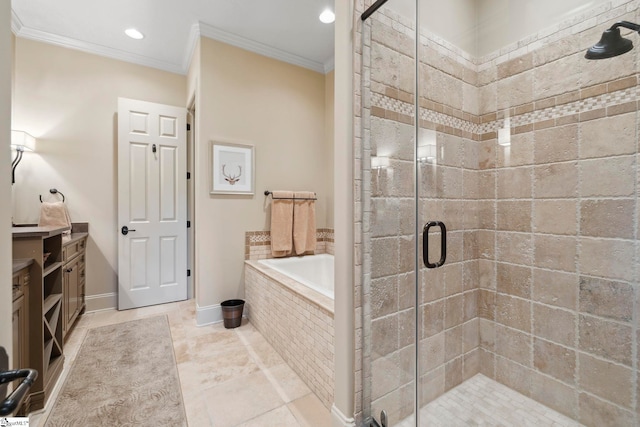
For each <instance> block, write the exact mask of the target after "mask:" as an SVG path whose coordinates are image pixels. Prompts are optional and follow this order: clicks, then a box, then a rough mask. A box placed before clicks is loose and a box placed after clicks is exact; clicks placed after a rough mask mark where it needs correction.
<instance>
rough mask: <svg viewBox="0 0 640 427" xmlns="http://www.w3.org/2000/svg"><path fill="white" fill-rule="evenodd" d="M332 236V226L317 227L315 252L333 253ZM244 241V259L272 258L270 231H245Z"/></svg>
mask: <svg viewBox="0 0 640 427" xmlns="http://www.w3.org/2000/svg"><path fill="white" fill-rule="evenodd" d="M333 236H334V232H333V228H318V229H317V230H316V250H315V253H316V254H331V255H333V242H334V240H333ZM244 242H245V243H244V259H245V260H258V259H267V258H273V256H272V255H271V232H270V231H247V232H246V233H245V240H244Z"/></svg>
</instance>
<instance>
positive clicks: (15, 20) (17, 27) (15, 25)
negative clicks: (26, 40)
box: [11, 9, 23, 36]
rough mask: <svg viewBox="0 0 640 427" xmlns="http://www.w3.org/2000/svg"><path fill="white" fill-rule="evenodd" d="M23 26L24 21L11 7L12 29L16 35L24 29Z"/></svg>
mask: <svg viewBox="0 0 640 427" xmlns="http://www.w3.org/2000/svg"><path fill="white" fill-rule="evenodd" d="M22 27H23V25H22V21H21V20H20V18H19V17H18V15H16V13H15V12H14V11H13V9H11V31H12V32H13V34H14V35H16V36H17V35H18V33H19V32H20V31H21V30H22Z"/></svg>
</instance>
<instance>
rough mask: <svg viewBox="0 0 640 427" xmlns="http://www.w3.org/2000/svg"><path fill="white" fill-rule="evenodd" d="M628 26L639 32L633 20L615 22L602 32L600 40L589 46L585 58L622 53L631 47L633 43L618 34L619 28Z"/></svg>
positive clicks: (639, 29) (600, 57) (639, 26)
mask: <svg viewBox="0 0 640 427" xmlns="http://www.w3.org/2000/svg"><path fill="white" fill-rule="evenodd" d="M619 27H623V28H629V29H630V30H634V31H638V32H640V25H638V24H634V23H633V22H628V21H620V22H616V23H615V24H613V25H612V26H611V28H609V29H608V30H605V32H604V33H602V37H601V38H600V41H599V42H598V43H596V44H595V45H594V46H591V47H590V48H589V49H588V50H587V53H586V54H585V55H584V57H585V58H587V59H605V58H612V57H614V56H618V55H622V54H623V53H627V52H629V51H630V50H631V49H633V43H632V42H631V40H629V39H625V38H624V37H622V36H621V35H620V28H619Z"/></svg>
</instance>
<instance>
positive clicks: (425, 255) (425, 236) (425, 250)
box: [422, 221, 447, 268]
mask: <svg viewBox="0 0 640 427" xmlns="http://www.w3.org/2000/svg"><path fill="white" fill-rule="evenodd" d="M436 226H437V227H440V231H441V233H440V259H439V260H438V262H436V263H431V262H429V229H431V227H436ZM446 260H447V227H445V226H444V223H443V222H440V221H429V222H428V223H426V224H425V226H424V228H423V229H422V261H423V262H424V266H425V267H427V268H438V267H442V265H443V264H444V262H445V261H446Z"/></svg>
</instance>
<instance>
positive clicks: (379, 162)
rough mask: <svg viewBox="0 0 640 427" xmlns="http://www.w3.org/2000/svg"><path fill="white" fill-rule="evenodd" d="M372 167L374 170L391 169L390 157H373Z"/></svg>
mask: <svg viewBox="0 0 640 427" xmlns="http://www.w3.org/2000/svg"><path fill="white" fill-rule="evenodd" d="M371 167H372V168H373V169H381V168H386V167H389V158H388V157H382V156H380V157H371Z"/></svg>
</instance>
